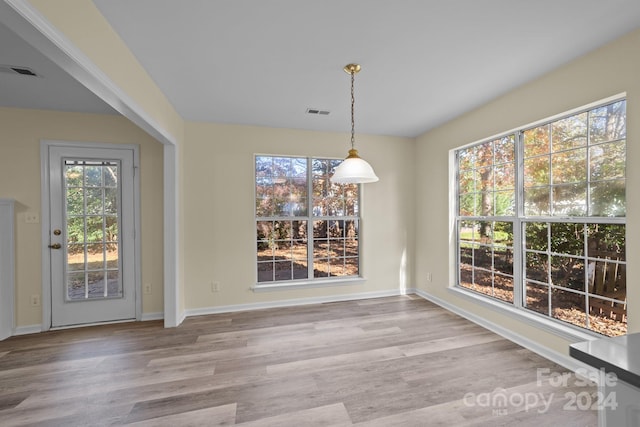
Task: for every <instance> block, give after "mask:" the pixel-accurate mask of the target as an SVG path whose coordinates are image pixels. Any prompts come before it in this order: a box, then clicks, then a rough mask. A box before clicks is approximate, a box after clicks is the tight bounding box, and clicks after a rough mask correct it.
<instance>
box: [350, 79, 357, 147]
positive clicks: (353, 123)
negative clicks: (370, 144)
mask: <svg viewBox="0 0 640 427" xmlns="http://www.w3.org/2000/svg"><path fill="white" fill-rule="evenodd" d="M355 75H356V73H355V71H354V70H352V71H351V149H352V150H353V149H354V148H355V143H356V136H355V135H356V120H355V116H354V110H355V104H356V98H355V96H354V92H353V83H354V80H355Z"/></svg>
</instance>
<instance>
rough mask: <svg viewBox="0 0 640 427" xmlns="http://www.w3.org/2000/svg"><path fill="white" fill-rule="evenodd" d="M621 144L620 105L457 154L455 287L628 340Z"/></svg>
mask: <svg viewBox="0 0 640 427" xmlns="http://www.w3.org/2000/svg"><path fill="white" fill-rule="evenodd" d="M625 146H626V102H625V101H624V100H620V101H616V102H613V103H610V104H607V105H603V106H599V107H597V108H593V109H589V110H587V111H583V112H580V113H577V114H572V115H569V116H567V117H564V118H562V119H559V120H555V121H552V122H548V123H544V124H541V125H536V126H535V127H532V128H526V129H522V130H520V131H518V132H515V133H513V134H509V135H506V136H504V137H501V138H497V139H494V140H491V141H485V142H482V143H480V144H476V145H473V146H470V147H465V148H462V149H459V150H457V151H456V161H457V174H456V178H457V201H458V206H457V216H456V223H457V236H458V239H457V242H458V249H457V250H458V279H457V285H458V286H460V287H463V288H467V289H470V290H472V291H475V292H478V293H481V294H483V295H485V296H488V297H491V298H494V299H497V300H500V301H503V302H506V303H509V304H512V305H514V306H515V307H518V308H521V309H523V310H527V311H530V312H534V313H537V314H541V315H544V316H546V317H548V318H552V319H556V320H558V321H562V322H566V323H569V324H572V325H575V326H579V327H582V328H586V329H589V330H592V331H595V332H598V333H601V334H604V335H609V336H614V335H622V334H624V333H626V328H627V318H626V317H627V313H626V258H625V212H626V207H625ZM516 165H519V166H516Z"/></svg>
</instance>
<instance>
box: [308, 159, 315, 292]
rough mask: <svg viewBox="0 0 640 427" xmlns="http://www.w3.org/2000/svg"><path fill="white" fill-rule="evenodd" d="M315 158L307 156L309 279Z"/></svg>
mask: <svg viewBox="0 0 640 427" xmlns="http://www.w3.org/2000/svg"><path fill="white" fill-rule="evenodd" d="M313 203H314V201H313V160H312V159H311V157H307V279H309V280H310V279H313V271H314V269H313V247H314V240H313Z"/></svg>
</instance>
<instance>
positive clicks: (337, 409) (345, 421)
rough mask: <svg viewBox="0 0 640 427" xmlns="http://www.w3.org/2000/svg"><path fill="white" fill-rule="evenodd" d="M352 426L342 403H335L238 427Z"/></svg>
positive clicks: (246, 423) (250, 422)
mask: <svg viewBox="0 0 640 427" xmlns="http://www.w3.org/2000/svg"><path fill="white" fill-rule="evenodd" d="M352 425H353V423H352V422H351V418H349V414H348V413H347V409H346V408H345V407H344V405H343V404H342V403H334V404H332V405H327V406H321V407H318V408H311V409H305V410H302V411H296V412H290V413H287V414H281V415H275V416H273V417H267V418H262V419H260V420H256V421H247V422H244V423H240V424H238V426H242V427H282V426H306V427H348V426H352Z"/></svg>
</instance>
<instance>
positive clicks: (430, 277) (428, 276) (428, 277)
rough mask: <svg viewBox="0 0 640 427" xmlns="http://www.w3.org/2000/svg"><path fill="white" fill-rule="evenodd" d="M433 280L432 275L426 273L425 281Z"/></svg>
mask: <svg viewBox="0 0 640 427" xmlns="http://www.w3.org/2000/svg"><path fill="white" fill-rule="evenodd" d="M432 280H433V276H432V275H431V273H427V282H431V281H432Z"/></svg>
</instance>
